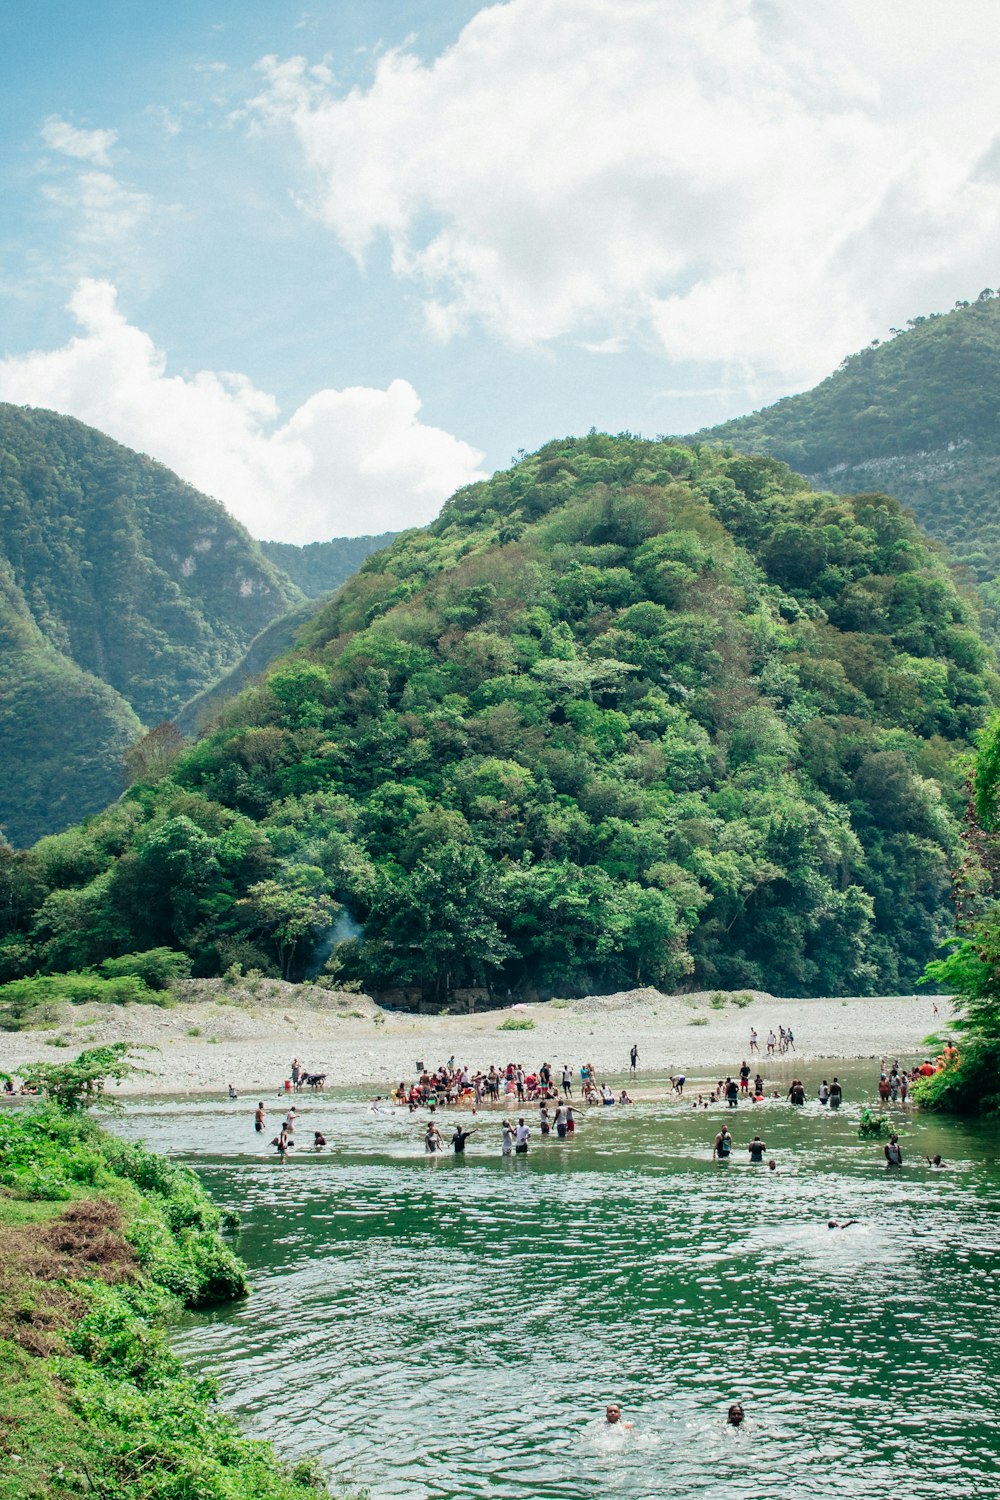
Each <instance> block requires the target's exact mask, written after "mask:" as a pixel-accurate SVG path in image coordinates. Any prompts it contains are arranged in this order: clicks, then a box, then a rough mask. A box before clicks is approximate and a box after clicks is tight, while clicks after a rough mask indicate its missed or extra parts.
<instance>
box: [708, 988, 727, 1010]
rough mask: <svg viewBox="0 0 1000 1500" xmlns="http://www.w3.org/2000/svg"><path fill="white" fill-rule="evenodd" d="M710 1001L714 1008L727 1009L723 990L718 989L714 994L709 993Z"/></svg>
mask: <svg viewBox="0 0 1000 1500" xmlns="http://www.w3.org/2000/svg"><path fill="white" fill-rule="evenodd" d="M708 1003H709V1005H710V1006H711V1007H712V1009H713V1010H725V1008H726V997H725V995H724V994H723V993H722V991H721V990H716V992H715V994H714V995H709V997H708Z"/></svg>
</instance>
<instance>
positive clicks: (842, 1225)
mask: <svg viewBox="0 0 1000 1500" xmlns="http://www.w3.org/2000/svg"><path fill="white" fill-rule="evenodd" d="M860 1223H861V1220H860V1219H844V1220H842V1221H840V1222H838V1221H837V1220H836V1219H827V1221H826V1227H827V1229H850V1227H851V1225H852V1224H860Z"/></svg>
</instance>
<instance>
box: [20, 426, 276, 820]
mask: <svg viewBox="0 0 1000 1500" xmlns="http://www.w3.org/2000/svg"><path fill="white" fill-rule="evenodd" d="M300 597H301V596H300V595H299V593H298V590H297V589H296V588H295V586H294V585H293V584H292V583H291V582H290V580H289V579H288V578H287V577H286V576H285V575H284V574H283V573H281V572H280V571H279V570H278V569H277V568H275V567H274V566H273V564H272V563H271V562H269V561H268V559H267V558H265V557H264V556H263V554H262V553H261V551H260V549H259V547H258V545H257V543H256V542H254V541H253V540H252V538H251V537H250V536H249V535H248V534H247V532H246V531H245V530H244V529H243V527H242V526H240V525H239V524H238V522H236V521H234V520H233V519H232V517H231V516H230V515H229V514H228V513H227V512H226V511H225V510H224V509H223V507H222V506H221V505H219V504H218V502H217V501H215V500H210V499H209V498H208V497H207V496H205V495H201V494H199V493H198V491H197V490H194V489H192V488H191V486H190V485H186V484H184V483H183V482H182V481H181V480H180V479H178V478H177V477H176V476H175V475H174V474H172V473H171V472H170V471H169V470H168V469H165V468H164V467H163V466H162V465H161V464H157V463H154V462H153V461H152V460H151V459H149V458H147V457H145V456H144V455H142V454H138V453H133V452H131V451H130V450H129V449H128V448H124V447H122V446H121V445H120V444H118V443H115V442H113V441H112V440H111V439H110V438H107V437H105V436H104V435H103V434H102V433H99V432H96V431H95V430H94V429H93V428H91V427H86V426H85V425H84V424H83V423H82V422H77V421H75V420H73V419H72V418H70V417H63V416H59V415H57V414H56V413H55V412H48V411H41V410H32V409H30V408H26V407H14V406H7V405H0V648H2V649H0V660H2V666H0V768H2V772H3V774H2V776H0V786H2V790H0V827H3V828H5V829H6V831H7V834H8V836H9V837H10V838H11V839H12V840H14V841H15V842H17V843H27V842H30V841H31V840H32V839H34V838H37V837H38V836H39V835H40V834H41V833H44V832H47V831H49V830H52V829H56V828H60V827H65V826H66V824H67V823H69V822H70V821H71V819H73V818H79V817H80V815H81V814H86V813H88V812H91V811H94V810H96V809H97V808H99V807H101V806H106V805H107V803H108V802H109V801H111V800H112V799H113V798H114V797H116V796H117V795H118V794H119V792H120V791H121V788H122V778H121V771H120V762H121V757H122V752H123V751H124V749H125V747H126V746H127V744H128V743H129V742H130V741H131V740H133V739H135V738H136V737H137V735H138V733H139V731H140V722H139V721H140V720H141V721H142V722H143V723H145V724H147V725H150V726H151V725H154V724H156V723H158V722H159V721H160V720H163V719H166V718H169V717H170V715H171V714H173V713H174V712H175V711H176V710H177V709H178V708H179V707H180V705H181V704H182V703H184V701H185V700H186V699H188V698H190V697H191V695H192V694H193V693H195V692H197V691H199V690H200V689H201V688H203V687H205V686H206V685H207V684H208V683H209V682H211V681H213V680H214V679H215V678H216V677H218V676H219V675H220V674H221V673H222V672H223V671H225V670H226V669H227V668H228V667H230V666H231V665H232V664H233V663H234V662H235V661H236V660H237V659H238V658H239V657H240V656H241V655H242V653H243V651H244V650H245V649H246V647H247V646H248V645H249V643H250V641H251V640H252V639H253V637H254V636H255V635H257V634H258V632H259V631H260V630H261V629H262V627H263V626H264V625H266V624H267V623H268V621H270V620H272V619H274V618H275V616H277V615H280V614H283V613H284V612H285V611H286V610H287V609H288V608H289V606H290V605H291V604H294V603H296V602H297V601H298V600H299V599H300Z"/></svg>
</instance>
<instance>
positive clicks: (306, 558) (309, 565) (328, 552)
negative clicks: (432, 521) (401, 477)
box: [260, 531, 396, 599]
mask: <svg viewBox="0 0 1000 1500" xmlns="http://www.w3.org/2000/svg"><path fill="white" fill-rule="evenodd" d="M395 536H396V532H394V531H383V532H382V533H381V535H380V536H337V537H334V538H333V540H332V541H329V542H306V543H305V545H304V546H301V547H299V546H296V545H295V543H293V542H261V544H260V547H261V551H262V552H263V554H264V556H265V557H268V558H270V560H271V561H272V562H273V563H274V565H275V567H277V568H281V569H282V571H283V572H285V573H287V575H288V577H289V578H290V579H291V580H292V582H293V583H294V584H295V585H296V587H297V588H300V589H301V590H302V592H303V594H305V596H306V598H307V599H320V598H322V597H323V595H325V594H332V593H333V591H334V590H335V589H339V587H340V585H341V584H342V583H344V582H346V580H347V579H348V578H350V576H351V574H352V573H356V572H357V571H358V569H359V568H360V566H361V564H362V563H363V562H364V560H365V558H366V557H370V556H371V555H372V553H373V552H379V551H380V550H381V549H382V548H383V547H388V545H389V543H390V542H391V541H393V540H394V538H395Z"/></svg>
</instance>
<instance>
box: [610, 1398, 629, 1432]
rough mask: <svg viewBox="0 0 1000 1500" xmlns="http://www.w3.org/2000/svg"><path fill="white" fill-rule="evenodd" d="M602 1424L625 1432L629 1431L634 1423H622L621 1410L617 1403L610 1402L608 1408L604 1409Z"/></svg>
mask: <svg viewBox="0 0 1000 1500" xmlns="http://www.w3.org/2000/svg"><path fill="white" fill-rule="evenodd" d="M604 1422H605V1425H606V1426H608V1427H618V1428H624V1429H625V1430H626V1431H630V1430H631V1429H632V1428H633V1427H634V1426H635V1423H634V1422H623V1421H622V1409H621V1407H620V1406H619V1405H618V1402H617V1401H612V1402H611V1404H610V1406H607V1407H606V1408H605V1411H604Z"/></svg>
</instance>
